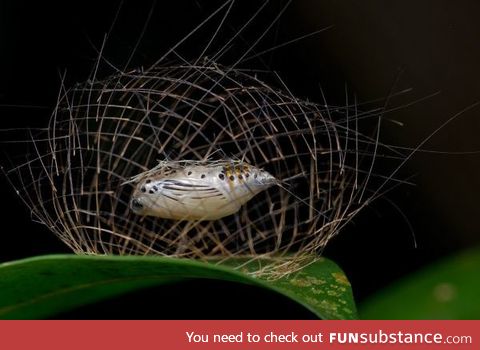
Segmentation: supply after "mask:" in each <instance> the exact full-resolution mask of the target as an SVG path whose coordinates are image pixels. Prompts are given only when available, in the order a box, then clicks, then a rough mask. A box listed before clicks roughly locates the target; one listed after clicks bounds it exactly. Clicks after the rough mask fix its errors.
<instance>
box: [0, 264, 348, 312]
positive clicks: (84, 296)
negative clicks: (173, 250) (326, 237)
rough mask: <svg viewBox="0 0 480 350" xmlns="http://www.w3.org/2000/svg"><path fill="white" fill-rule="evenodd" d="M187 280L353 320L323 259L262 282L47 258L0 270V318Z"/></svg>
mask: <svg viewBox="0 0 480 350" xmlns="http://www.w3.org/2000/svg"><path fill="white" fill-rule="evenodd" d="M237 263H238V264H242V266H243V265H245V261H241V260H238V261H237V262H236V263H235V262H230V263H229V264H230V265H232V264H237ZM239 266H240V265H239ZM252 266H253V265H249V264H247V265H245V266H243V268H244V269H252V268H253V267H252ZM191 279H215V280H224V281H230V282H236V283H242V284H247V285H251V286H256V287H259V288H265V289H267V290H270V291H271V292H272V293H280V294H282V295H284V296H286V297H288V298H290V299H292V300H293V301H296V302H297V303H299V304H301V305H303V306H304V307H306V308H307V309H309V310H311V311H312V312H313V313H314V314H315V315H317V316H318V317H320V318H323V319H341V318H355V317H356V309H355V305H354V302H353V297H352V292H351V288H350V284H349V282H348V280H347V279H346V277H345V275H344V274H343V272H342V271H341V270H340V268H339V267H338V266H337V265H336V264H335V263H333V262H332V261H330V260H328V259H324V258H321V259H320V260H318V261H317V262H315V263H313V264H311V265H309V266H308V267H306V268H305V269H303V270H302V271H300V272H298V273H295V274H292V275H290V276H288V277H284V278H282V279H280V280H275V281H265V280H262V279H260V278H253V277H250V276H248V275H246V274H244V273H242V272H239V271H236V270H233V269H232V268H230V267H228V266H218V265H213V264H210V263H202V262H197V261H192V260H184V259H173V258H161V257H133V256H78V255H49V256H41V257H34V258H29V259H25V260H19V261H14V262H9V263H4V264H1V265H0V318H3V319H37V318H46V317H54V316H55V315H57V314H59V313H61V312H67V311H69V310H74V309H75V308H78V307H80V306H84V305H89V304H93V303H95V302H99V301H102V300H107V299H109V298H113V297H117V296H120V295H124V294H126V293H128V292H133V291H138V290H141V289H142V288H147V287H152V286H159V285H167V284H172V283H176V282H180V281H186V280H191ZM166 302H168V301H166ZM158 317H159V318H161V317H162V315H158Z"/></svg>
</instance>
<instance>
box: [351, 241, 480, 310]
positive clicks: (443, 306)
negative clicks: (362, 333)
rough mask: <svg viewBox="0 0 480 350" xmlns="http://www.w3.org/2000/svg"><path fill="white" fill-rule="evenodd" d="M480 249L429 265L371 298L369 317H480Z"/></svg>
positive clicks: (365, 307) (367, 303) (365, 306)
mask: <svg viewBox="0 0 480 350" xmlns="http://www.w3.org/2000/svg"><path fill="white" fill-rule="evenodd" d="M479 298H480V249H478V248H477V249H475V250H471V251H468V252H465V253H463V254H460V255H457V256H454V257H450V258H448V259H445V260H443V261H440V262H437V263H435V264H433V265H431V266H428V267H426V268H424V269H422V270H421V271H418V272H416V273H414V274H413V275H411V276H408V277H407V278H405V279H403V280H401V281H399V282H397V283H395V284H394V285H392V286H390V287H388V288H386V289H385V290H383V291H381V292H379V293H377V294H376V295H374V296H372V297H370V298H369V299H368V300H366V301H365V302H364V303H362V304H361V305H360V306H361V307H360V316H361V317H362V318H366V319H479V318H480V302H479Z"/></svg>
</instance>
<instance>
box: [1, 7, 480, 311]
mask: <svg viewBox="0 0 480 350" xmlns="http://www.w3.org/2000/svg"><path fill="white" fill-rule="evenodd" d="M219 4H221V2H218V1H175V2H174V3H172V2H168V3H167V2H165V3H164V2H161V1H160V2H158V3H157V4H156V5H155V6H153V5H152V3H151V2H146V3H142V4H141V5H140V4H135V3H134V2H133V1H126V2H124V4H123V6H122V7H121V8H120V11H119V15H118V19H117V22H116V24H115V26H114V28H113V30H112V32H111V33H110V34H109V38H108V41H107V46H106V49H105V56H106V57H107V58H108V59H109V60H111V61H112V62H113V63H114V64H116V65H118V66H120V67H122V66H123V64H124V63H125V61H126V59H127V58H128V56H129V55H130V53H131V51H132V48H133V47H134V46H135V45H136V43H137V41H138V39H139V37H140V33H141V32H142V28H143V26H144V24H145V22H146V21H147V19H148V17H149V15H151V18H150V21H148V26H147V28H146V31H145V34H144V35H143V38H142V40H141V41H140V45H139V47H138V50H137V53H136V55H135V56H134V57H133V60H132V62H131V63H130V65H129V67H137V66H141V65H148V64H149V63H152V62H154V61H155V59H156V58H158V57H159V56H160V55H161V54H162V53H164V52H165V50H166V49H168V48H169V47H171V46H172V45H173V44H175V43H176V42H177V41H178V40H179V39H180V38H181V37H183V36H184V35H185V34H187V33H188V32H189V31H191V30H192V29H193V28H194V27H195V25H196V24H198V23H199V22H200V21H201V20H202V19H203V18H205V17H206V16H207V15H208V14H209V13H211V12H212V11H213V10H214V9H215V8H217V7H218V6H219ZM284 4H285V2H272V3H271V4H268V6H267V7H266V8H265V11H263V12H262V13H261V15H260V16H259V17H258V19H257V20H255V21H254V22H253V24H252V25H251V26H250V27H249V29H248V30H247V31H246V32H245V34H243V35H242V37H241V38H240V39H239V40H237V41H236V42H235V43H236V47H235V48H234V49H232V51H231V54H230V55H227V56H226V57H225V60H226V61H227V62H225V63H228V61H229V60H230V61H231V60H232V59H235V57H238V56H239V54H241V53H242V52H244V50H245V48H247V47H248V46H249V45H247V44H246V43H252V42H253V41H254V40H255V39H256V38H258V37H259V35H260V34H261V33H262V32H263V30H264V29H265V28H266V27H267V26H268V25H269V24H270V23H271V22H272V20H273V18H274V17H275V16H276V15H277V14H278V13H279V12H280V11H281V9H282V7H283V5H284ZM258 8H259V2H256V1H241V2H240V1H238V3H237V4H235V5H234V7H233V10H232V12H231V16H230V19H229V20H228V21H227V26H226V28H227V29H225V30H224V31H222V33H220V38H222V37H223V38H228V37H229V36H230V35H231V34H232V33H233V32H235V28H238V27H239V26H240V25H241V24H242V23H243V22H244V21H246V20H247V19H248V18H250V17H251V15H252V14H253V13H254V12H255V11H256V9H258ZM118 9H119V3H117V2H108V1H96V2H93V1H77V2H68V3H67V2H59V3H58V4H56V3H44V2H34V1H21V0H20V1H19V0H15V1H14V0H9V1H2V2H1V3H0V16H1V18H0V25H1V27H0V45H1V46H0V52H1V55H0V60H1V61H0V63H1V67H2V71H1V79H0V105H1V106H0V127H1V128H9V127H43V126H45V125H46V123H47V121H48V118H49V116H50V113H51V109H52V108H53V106H54V105H55V100H56V96H57V93H58V88H59V86H60V75H61V74H63V73H64V72H65V70H66V71H67V81H66V84H67V85H68V84H72V83H74V82H76V81H83V80H85V79H86V78H87V77H88V75H89V73H90V72H91V70H92V68H93V65H94V63H95V60H96V58H97V53H96V51H95V47H96V48H97V49H98V48H99V47H100V45H101V43H102V40H103V37H104V35H105V33H107V32H108V31H109V28H110V27H111V24H112V22H113V18H114V17H115V15H116V13H117V10H118ZM479 13H480V3H478V2H477V1H457V2H451V1H435V2H428V1H426V2H417V1H413V0H408V1H401V2H400V1H398V2H396V3H392V2H384V1H380V0H378V1H369V2H366V3H365V2H357V1H345V0H340V1H334V0H331V1H293V2H292V3H291V4H290V5H289V6H288V8H287V9H286V11H285V12H284V14H283V15H282V17H281V19H280V20H279V21H278V24H276V25H274V26H273V28H272V31H271V32H270V33H269V34H268V35H267V36H266V39H265V40H264V41H262V42H261V43H260V44H259V46H258V48H256V49H255V50H254V51H257V52H259V51H262V49H266V48H269V47H272V46H276V45H279V44H281V43H283V42H286V41H289V40H291V39H294V38H296V37H299V36H302V35H304V34H308V33H312V32H314V31H316V30H319V29H322V28H326V27H328V26H333V27H332V28H330V29H328V30H326V31H324V32H322V33H319V34H316V35H313V36H311V37H309V38H306V39H303V40H300V41H298V42H295V43H293V44H291V45H288V46H285V47H281V48H278V49H277V50H274V51H273V52H271V53H269V54H266V55H264V56H262V60H261V61H259V60H253V61H252V63H251V64H252V65H253V66H254V65H258V66H259V68H265V67H269V68H270V69H273V70H275V71H278V72H279V74H280V76H281V77H282V79H283V80H285V81H286V83H287V84H288V86H289V87H290V88H291V90H292V91H293V93H294V94H296V95H298V96H300V97H304V98H308V99H310V100H313V101H319V102H320V101H321V93H320V87H319V86H320V85H321V88H322V89H323V91H324V93H325V94H326V96H327V99H328V101H329V103H332V104H339V105H341V104H342V103H345V86H347V87H348V91H349V92H350V93H351V94H353V93H354V94H355V95H356V96H357V97H358V99H359V100H360V101H370V100H374V99H379V98H380V99H381V98H385V97H386V96H388V95H389V93H390V91H391V89H392V87H393V88H394V89H395V91H401V90H402V89H405V88H411V89H412V90H411V91H410V92H409V93H406V94H402V95H401V96H400V97H398V98H395V99H394V100H393V101H392V102H391V104H390V107H392V108H395V107H400V108H398V110H396V111H394V112H391V113H388V116H387V117H388V119H392V120H397V121H400V122H402V123H403V124H404V126H403V127H402V126H398V125H397V124H395V123H389V122H386V123H384V127H383V128H382V135H381V136H382V140H383V142H385V143H388V144H394V145H403V146H406V147H415V146H416V145H418V144H419V143H420V142H421V141H422V140H424V139H425V138H426V137H428V136H429V135H430V134H431V133H432V132H433V131H434V130H435V129H436V128H437V127H438V126H440V125H441V124H442V123H443V122H444V121H446V120H447V119H449V118H450V117H452V116H454V115H455V114H457V113H459V112H460V111H462V110H463V109H465V108H466V107H469V106H471V105H472V104H474V103H475V102H478V101H480V79H479V78H480V65H479V62H480V39H479V38H480V25H479V24H478V14H479ZM228 28H229V29H228ZM203 33H204V34H205V35H203V34H202V32H201V33H200V34H201V35H203V39H204V40H205V38H206V39H209V36H208V35H207V34H206V33H209V34H210V35H211V33H212V27H207V28H206V29H205V31H204V32H203ZM201 35H200V36H201ZM203 43H204V42H202V39H201V38H199V39H196V40H193V41H191V42H189V43H188V44H187V45H185V46H184V47H182V49H181V54H182V55H183V56H184V57H187V58H188V57H195V53H198V52H199V51H200V48H201V45H202V44H203ZM432 94H434V96H431V97H429V96H430V95H432ZM424 98H425V99H424ZM419 99H423V100H422V101H419V102H417V103H414V104H413V105H411V106H407V105H408V104H410V103H411V102H414V101H416V100H419ZM479 113H480V108H478V107H477V108H472V109H470V110H468V111H466V112H465V113H462V114H461V115H460V116H459V117H458V118H456V119H455V120H454V121H452V122H451V123H450V124H448V125H447V126H445V127H444V128H442V129H441V130H440V131H439V132H438V133H437V134H436V135H435V136H434V137H433V138H432V139H431V140H430V141H429V142H428V143H426V144H425V145H424V146H423V148H424V149H427V150H430V151H441V152H445V153H437V152H419V153H417V154H416V155H415V156H414V157H412V159H411V160H410V161H409V162H408V163H407V165H406V166H405V167H404V168H403V169H402V172H401V174H400V175H399V176H400V177H402V176H403V177H405V178H406V177H410V176H413V178H412V179H411V180H412V181H413V182H414V183H415V186H407V185H406V186H402V187H401V188H399V189H397V190H395V191H393V192H391V193H389V195H388V198H389V199H390V200H392V201H393V202H394V203H395V204H396V205H397V206H398V207H399V208H400V211H401V213H400V212H399V211H398V210H396V209H395V208H394V207H393V206H391V205H389V204H388V202H387V201H385V200H380V201H378V202H377V203H376V204H374V205H373V206H372V208H371V209H368V210H366V211H365V212H364V213H363V214H360V215H359V216H358V217H357V218H356V220H355V222H354V224H353V225H351V226H350V227H349V228H348V229H347V230H345V232H343V233H342V234H340V235H339V236H338V237H337V238H335V239H333V240H332V241H331V242H330V244H329V245H328V247H327V249H326V251H325V255H326V256H327V257H329V258H331V259H333V260H334V261H336V262H337V263H338V264H339V265H340V266H341V267H342V268H343V269H344V270H345V272H346V274H347V276H348V278H349V279H350V281H351V282H352V285H353V290H354V293H355V296H356V297H357V300H359V301H360V302H361V301H362V300H363V299H364V298H366V297H368V296H369V295H371V294H372V293H373V292H375V291H376V290H378V289H380V288H381V287H383V286H385V285H388V284H389V283H391V282H392V281H395V280H396V279H398V278H400V277H401V276H404V275H406V274H408V273H410V272H412V271H415V270H416V269H418V268H420V267H421V266H424V265H426V264H428V263H430V262H432V261H435V260H437V259H439V258H441V257H443V256H446V255H449V254H453V253H455V252H457V251H460V250H464V249H467V248H469V247H471V246H474V245H478V244H479V243H480V229H479V228H480V225H479V224H478V218H479V214H480V210H479V205H478V197H479V195H480V155H479V154H475V153H473V154H463V153H462V152H468V151H478V150H480V138H479V136H478V135H479V133H480V119H479ZM0 135H5V134H4V133H2V134H0ZM1 147H2V150H1V151H2V152H3V153H7V154H9V155H15V153H16V152H18V149H16V148H15V146H14V145H2V146H1ZM0 183H1V190H0V193H1V194H2V200H1V202H0V203H1V204H2V208H1V212H0V213H1V214H0V218H1V220H2V223H3V225H2V226H1V229H0V230H1V231H0V261H8V260H12V259H17V258H22V257H27V256H32V255H38V254H46V253H59V252H68V250H67V249H66V247H65V246H64V245H63V244H62V243H61V242H59V241H58V240H57V239H56V238H55V237H54V236H53V234H51V233H50V232H48V230H47V229H46V228H44V227H42V226H40V225H38V224H34V223H32V222H31V221H30V217H29V213H28V212H27V211H26V210H25V208H24V207H23V206H22V205H21V203H20V201H19V200H18V198H16V196H15V194H14V193H13V191H12V190H11V189H10V188H9V186H8V185H7V183H6V181H5V179H4V178H2V180H1V181H0ZM409 226H412V227H413V230H414V235H415V239H416V241H417V247H415V244H414V240H413V238H412V234H411V232H410V229H409ZM217 287H218V285H215V284H214V285H213V287H212V286H211V285H209V284H204V285H203V286H202V287H201V288H198V290H199V292H198V293H202V291H203V293H204V294H205V295H206V294H209V290H210V291H211V290H214V289H215V288H217ZM212 288H213V289H212ZM222 288H226V289H225V290H226V291H227V292H228V293H230V294H232V295H231V296H230V298H229V299H228V300H232V301H233V300H236V299H237V300H239V299H244V298H243V297H245V296H248V298H247V299H248V300H249V302H248V303H245V304H246V305H250V306H251V310H253V309H254V307H253V306H252V305H254V302H253V304H252V300H256V298H255V297H254V295H256V294H255V292H252V291H248V288H247V289H245V290H243V289H236V288H232V287H228V286H226V287H225V286H222ZM187 289H190V288H187ZM179 293H180V291H176V292H174V293H171V294H172V296H174V295H178V294H179ZM249 293H253V294H252V295H250V294H249ZM259 298H260V299H258V300H257V301H258V302H259V303H260V302H262V303H263V302H264V301H263V299H261V297H259ZM137 300H138V298H137ZM265 300H266V299H265ZM224 302H225V303H227V301H226V300H225V301H224ZM240 305H242V304H240ZM273 305H274V306H273V307H272V308H271V310H270V311H272V310H274V309H275V303H273ZM158 307H160V306H158ZM245 307H247V306H245ZM107 308H108V306H107ZM239 309H242V307H239ZM190 310H193V311H192V312H195V311H194V310H195V309H192V308H190ZM209 310H210V309H205V310H204V309H199V310H197V316H196V317H197V318H202V316H203V317H205V318H206V317H209V316H210V315H214V316H215V315H217V316H218V315H220V316H224V317H228V316H229V315H231V317H235V315H237V316H239V317H245V318H248V317H249V315H250V314H248V312H245V308H244V309H243V310H244V311H243V313H240V314H238V313H235V312H234V311H232V313H228V312H226V313H225V312H224V314H215V312H213V311H211V310H210V311H211V312H212V313H211V314H208V312H209ZM267 311H268V308H267ZM252 312H253V311H252ZM165 315H166V316H168V315H169V314H168V312H167V313H165ZM180 315H182V314H180ZM198 315H201V316H198ZM268 315H270V316H271V317H277V318H284V317H288V314H282V313H275V312H273V313H272V312H271V313H270V314H268V313H266V314H263V316H264V317H268ZM291 315H293V316H295V317H301V315H297V314H295V313H293V314H291ZM183 316H184V317H188V313H187V314H185V315H183ZM282 316H283V317H282ZM293 316H292V317H293ZM190 317H195V316H192V315H190ZM250 317H252V316H251V315H250ZM304 317H308V316H304Z"/></svg>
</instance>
